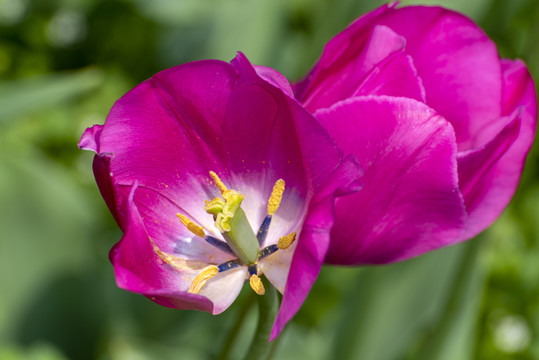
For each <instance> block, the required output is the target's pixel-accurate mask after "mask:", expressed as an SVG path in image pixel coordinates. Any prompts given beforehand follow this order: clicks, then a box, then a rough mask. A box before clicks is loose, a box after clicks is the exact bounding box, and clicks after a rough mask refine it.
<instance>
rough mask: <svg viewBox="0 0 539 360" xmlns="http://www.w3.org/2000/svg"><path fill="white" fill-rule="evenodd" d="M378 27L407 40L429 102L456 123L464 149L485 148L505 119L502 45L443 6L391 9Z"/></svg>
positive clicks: (461, 147) (460, 146) (462, 148)
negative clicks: (489, 128) (490, 130)
mask: <svg viewBox="0 0 539 360" xmlns="http://www.w3.org/2000/svg"><path fill="white" fill-rule="evenodd" d="M378 23H379V24H384V25H386V26H388V27H390V28H391V29H393V30H394V31H395V32H396V33H398V34H399V35H402V36H404V37H405V38H406V41H407V43H406V51H407V52H408V53H409V54H410V55H411V56H412V58H413V59H414V64H415V66H416V68H417V72H418V74H419V76H420V77H421V79H422V80H423V85H424V87H425V91H426V94H427V104H429V106H430V107H432V108H433V109H435V110H436V111H437V112H438V113H439V114H441V115H442V116H444V117H445V118H446V119H447V120H448V121H449V122H450V123H451V124H452V125H453V128H454V129H455V134H456V137H457V144H458V148H459V150H466V149H470V148H473V147H477V146H481V145H483V144H484V143H481V142H479V141H478V139H477V137H478V136H479V135H480V133H481V132H482V129H483V128H484V127H485V126H486V125H487V124H488V123H489V122H491V121H492V120H494V119H497V118H498V117H499V116H500V115H501V109H500V100H501V98H500V96H501V95H500V94H501V81H500V78H501V77H500V75H501V69H500V61H499V57H498V52H497V50H496V45H495V44H494V43H493V42H492V41H491V40H490V39H489V38H488V37H487V35H486V34H485V33H484V32H483V31H482V30H481V29H480V28H479V27H478V26H477V25H475V24H474V23H473V21H471V20H470V19H468V18H466V17H464V16H463V15H461V14H458V13H456V12H453V11H450V10H446V9H443V8H439V7H403V8H401V9H392V10H388V11H387V12H386V13H385V14H384V15H383V16H381V17H380V19H379V20H378Z"/></svg>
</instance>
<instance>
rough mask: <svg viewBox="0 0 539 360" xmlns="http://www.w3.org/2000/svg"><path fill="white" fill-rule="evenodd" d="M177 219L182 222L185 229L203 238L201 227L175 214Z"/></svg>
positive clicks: (183, 216)
mask: <svg viewBox="0 0 539 360" xmlns="http://www.w3.org/2000/svg"><path fill="white" fill-rule="evenodd" d="M176 216H177V217H179V218H180V221H181V222H182V224H183V225H185V227H186V228H187V229H188V230H189V231H190V232H192V233H193V234H195V235H196V236H200V237H201V238H203V237H205V236H206V234H205V233H204V229H203V228H202V226H199V225H197V224H195V223H194V222H192V221H191V220H189V219H188V218H187V217H186V216H185V215H182V214H180V213H178V214H176Z"/></svg>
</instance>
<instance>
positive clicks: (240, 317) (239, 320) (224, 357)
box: [217, 294, 257, 360]
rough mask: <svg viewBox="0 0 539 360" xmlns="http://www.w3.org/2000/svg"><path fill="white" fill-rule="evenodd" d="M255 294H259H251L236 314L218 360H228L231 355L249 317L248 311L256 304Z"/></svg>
mask: <svg viewBox="0 0 539 360" xmlns="http://www.w3.org/2000/svg"><path fill="white" fill-rule="evenodd" d="M255 296H257V295H255V294H249V296H248V298H247V299H246V300H245V303H244V304H243V306H242V307H241V308H240V311H239V313H238V314H237V316H236V321H235V322H234V325H233V326H232V328H231V329H230V331H229V332H228V336H227V338H226V340H225V343H224V345H223V348H222V349H221V353H220V354H219V357H218V358H217V360H228V358H229V356H230V351H231V350H232V347H233V346H234V344H235V343H236V340H237V338H238V335H239V332H240V330H241V327H242V325H243V323H244V322H245V319H246V318H247V313H248V312H249V310H250V309H251V307H252V306H253V304H254V300H255Z"/></svg>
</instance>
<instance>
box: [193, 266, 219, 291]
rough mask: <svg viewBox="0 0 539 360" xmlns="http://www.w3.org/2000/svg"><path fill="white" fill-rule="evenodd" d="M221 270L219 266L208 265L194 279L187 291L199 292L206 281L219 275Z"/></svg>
mask: <svg viewBox="0 0 539 360" xmlns="http://www.w3.org/2000/svg"><path fill="white" fill-rule="evenodd" d="M218 272H219V268H218V267H217V266H215V265H209V266H207V267H206V268H205V269H204V270H202V272H201V273H200V274H198V275H197V276H196V277H195V278H194V279H193V282H192V283H191V285H190V286H189V290H187V292H189V293H191V294H198V293H199V292H200V290H201V289H202V287H203V286H204V284H205V283H206V281H208V280H209V279H211V278H212V277H214V276H215V275H217V273H218Z"/></svg>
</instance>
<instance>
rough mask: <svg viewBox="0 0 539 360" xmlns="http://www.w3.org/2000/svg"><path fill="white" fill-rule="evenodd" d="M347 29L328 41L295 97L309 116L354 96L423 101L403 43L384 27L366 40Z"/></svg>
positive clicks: (373, 32) (398, 36)
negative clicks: (405, 98)
mask: <svg viewBox="0 0 539 360" xmlns="http://www.w3.org/2000/svg"><path fill="white" fill-rule="evenodd" d="M363 37H364V35H363V34H359V33H352V32H350V31H349V29H346V30H345V31H343V32H342V33H341V34H339V35H337V36H336V37H335V38H334V39H333V40H332V41H330V42H329V43H328V44H327V45H326V48H325V49H324V53H323V54H322V58H321V59H320V61H319V63H318V65H317V67H316V68H315V69H314V71H313V73H312V74H311V76H309V77H307V80H306V82H307V83H308V84H307V83H305V84H300V85H298V88H297V90H298V91H297V92H296V96H297V97H298V99H299V100H300V101H301V102H302V103H303V104H304V106H305V107H306V108H307V109H308V110H309V111H311V112H314V111H316V110H317V109H321V108H326V107H329V106H331V105H332V104H334V103H335V102H337V101H340V100H345V99H346V98H349V97H352V96H357V95H367V94H368V95H392V96H404V97H409V98H412V99H417V100H420V101H425V91H424V89H423V86H422V83H421V79H419V77H418V76H417V71H416V69H415V67H414V64H413V61H412V59H411V57H410V56H409V55H408V54H407V53H406V52H405V50H404V49H405V46H406V40H405V39H404V38H403V37H402V36H400V35H398V34H397V33H395V32H394V31H393V30H391V29H390V28H388V27H386V26H375V27H374V28H373V29H372V33H371V34H370V37H369V38H368V39H366V38H363Z"/></svg>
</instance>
